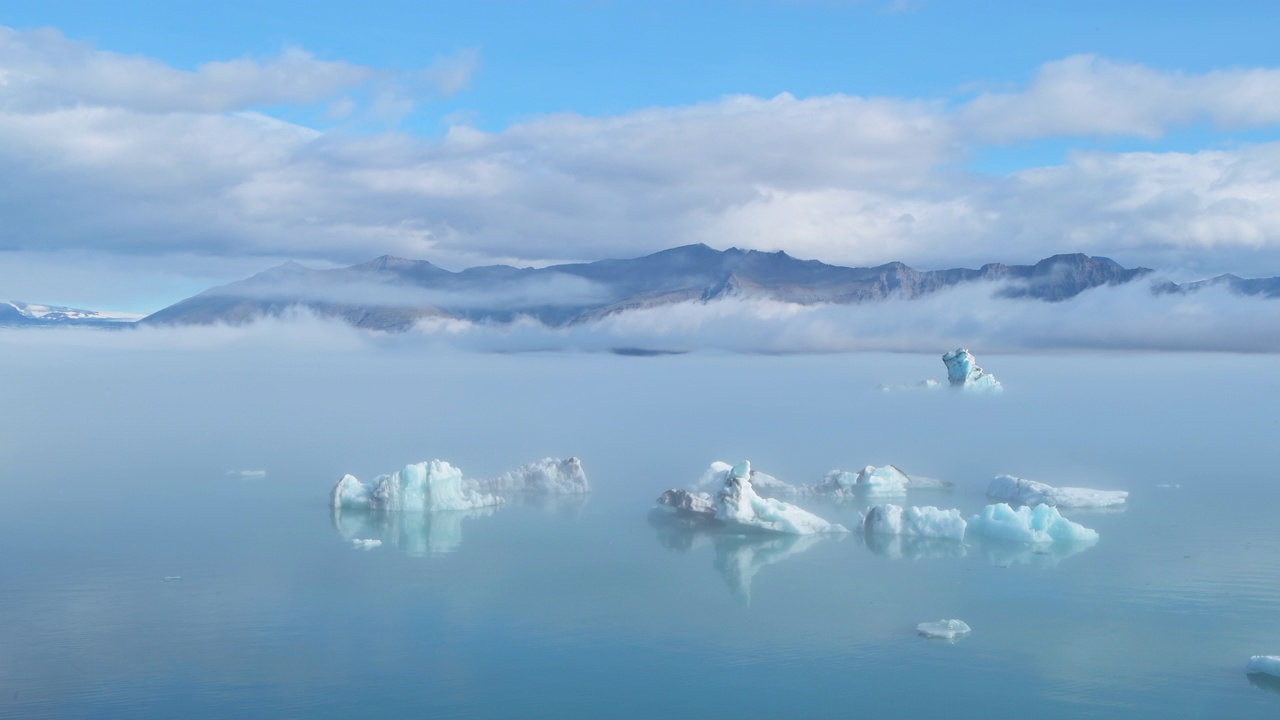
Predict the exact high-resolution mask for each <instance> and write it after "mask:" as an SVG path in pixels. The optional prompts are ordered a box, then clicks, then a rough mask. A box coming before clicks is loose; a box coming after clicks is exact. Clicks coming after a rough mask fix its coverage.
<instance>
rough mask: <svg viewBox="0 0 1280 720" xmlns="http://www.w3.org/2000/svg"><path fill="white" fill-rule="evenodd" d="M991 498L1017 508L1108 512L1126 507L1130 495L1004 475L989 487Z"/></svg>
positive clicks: (1118, 491) (1123, 492)
mask: <svg viewBox="0 0 1280 720" xmlns="http://www.w3.org/2000/svg"><path fill="white" fill-rule="evenodd" d="M987 497H989V498H993V499H995V500H1003V501H1004V502H1007V503H1012V504H1014V505H1050V506H1053V507H1065V508H1104V507H1114V506H1117V505H1123V504H1124V503H1125V501H1126V500H1127V499H1128V497H1129V493H1128V491H1126V490H1091V489H1089V488H1073V487H1053V486H1052V485H1046V484H1044V483H1042V482H1036V481H1035V480H1027V479H1026V478H1020V477H1014V476H1013V475H1000V476H998V477H996V478H995V479H994V480H992V481H991V484H990V485H988V486H987Z"/></svg>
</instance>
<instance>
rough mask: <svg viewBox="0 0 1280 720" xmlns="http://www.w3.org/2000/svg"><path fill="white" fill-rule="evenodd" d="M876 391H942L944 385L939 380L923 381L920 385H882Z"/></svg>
mask: <svg viewBox="0 0 1280 720" xmlns="http://www.w3.org/2000/svg"><path fill="white" fill-rule="evenodd" d="M876 389H877V390H879V391H880V392H883V393H892V392H903V391H906V390H940V389H942V383H940V382H938V381H937V380H921V381H920V382H918V383H913V384H906V383H880V384H879V385H877V386H876Z"/></svg>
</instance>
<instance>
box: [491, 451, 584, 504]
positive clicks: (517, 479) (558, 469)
mask: <svg viewBox="0 0 1280 720" xmlns="http://www.w3.org/2000/svg"><path fill="white" fill-rule="evenodd" d="M466 482H467V486H468V488H469V489H472V490H476V491H478V492H485V493H497V494H503V493H510V492H530V493H545V494H552V495H580V494H585V493H589V492H591V483H589V482H587V475H586V473H585V472H583V470H582V461H581V460H579V459H578V458H576V457H571V458H569V459H568V460H561V459H559V458H543V459H542V460H539V461H537V462H532V463H529V464H528V465H521V466H520V467H518V468H516V469H515V470H511V471H508V472H505V473H503V474H501V475H499V476H498V477H495V478H489V479H487V480H468V481H466Z"/></svg>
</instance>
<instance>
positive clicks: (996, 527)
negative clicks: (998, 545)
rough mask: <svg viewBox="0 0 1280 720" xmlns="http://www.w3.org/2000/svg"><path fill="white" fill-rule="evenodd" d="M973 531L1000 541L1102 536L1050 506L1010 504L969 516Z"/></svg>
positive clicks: (1068, 540) (1065, 540) (1075, 539)
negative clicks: (1012, 505)
mask: <svg viewBox="0 0 1280 720" xmlns="http://www.w3.org/2000/svg"><path fill="white" fill-rule="evenodd" d="M968 529H969V531H970V532H973V533H975V534H977V535H985V536H986V537H989V538H994V539H996V540H1009V541H1012V542H1021V543H1032V544H1042V543H1044V544H1047V543H1083V542H1093V541H1095V540H1097V539H1098V533H1097V532H1095V531H1093V530H1090V529H1089V528H1087V527H1085V526H1083V525H1080V524H1079V523H1073V522H1071V521H1070V520H1068V519H1066V518H1064V517H1062V515H1061V514H1060V513H1059V512H1058V509H1057V508H1055V507H1052V506H1049V505H1036V506H1034V507H1027V506H1022V507H1019V508H1017V509H1016V510H1015V509H1014V508H1012V507H1010V506H1009V505H1008V504H1006V503H996V504H994V505H988V506H986V507H985V508H983V509H982V513H981V514H980V515H974V516H973V517H972V518H969V528H968Z"/></svg>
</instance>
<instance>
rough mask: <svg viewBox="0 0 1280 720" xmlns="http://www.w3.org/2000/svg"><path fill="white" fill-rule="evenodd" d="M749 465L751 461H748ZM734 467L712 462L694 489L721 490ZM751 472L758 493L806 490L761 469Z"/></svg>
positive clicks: (774, 493)
mask: <svg viewBox="0 0 1280 720" xmlns="http://www.w3.org/2000/svg"><path fill="white" fill-rule="evenodd" d="M749 466H750V463H748V467H749ZM733 467H734V466H733V465H730V464H729V463H727V462H723V461H720V460H717V461H715V462H713V463H711V467H709V468H707V471H706V472H704V473H702V477H700V478H698V481H697V482H695V483H694V484H693V485H692V489H693V490H702V491H706V490H711V491H716V490H719V489H720V488H722V487H724V484H725V482H726V481H728V479H729V475H730V474H731V473H732V472H733ZM750 474H751V477H750V478H749V479H750V480H751V486H752V487H753V488H755V490H756V492H757V493H759V494H761V495H763V496H765V497H771V496H774V495H795V494H799V493H803V492H804V487H803V486H796V485H792V484H790V483H787V482H784V481H782V480H779V479H778V478H776V477H774V476H772V475H769V474H767V473H762V472H760V471H759V470H751V471H750Z"/></svg>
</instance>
